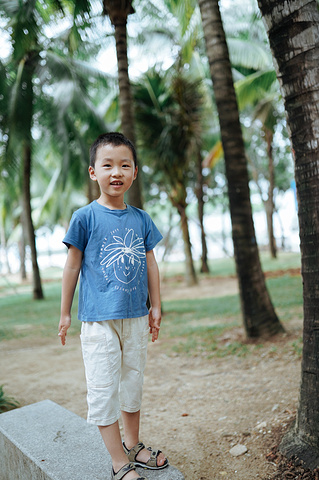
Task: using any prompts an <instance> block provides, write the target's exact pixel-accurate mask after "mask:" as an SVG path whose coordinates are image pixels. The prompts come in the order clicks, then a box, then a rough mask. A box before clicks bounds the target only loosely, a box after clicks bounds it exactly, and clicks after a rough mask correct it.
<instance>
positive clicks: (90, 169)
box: [89, 166, 96, 181]
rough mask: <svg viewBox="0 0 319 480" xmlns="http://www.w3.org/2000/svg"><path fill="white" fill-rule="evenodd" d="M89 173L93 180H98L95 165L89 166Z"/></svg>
mask: <svg viewBox="0 0 319 480" xmlns="http://www.w3.org/2000/svg"><path fill="white" fill-rule="evenodd" d="M89 175H90V179H91V180H95V181H96V176H95V171H94V168H93V167H91V166H90V167H89Z"/></svg>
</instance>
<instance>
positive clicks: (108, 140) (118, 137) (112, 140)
mask: <svg viewBox="0 0 319 480" xmlns="http://www.w3.org/2000/svg"><path fill="white" fill-rule="evenodd" d="M104 145H113V146H114V147H120V146H121V145H125V146H126V147H128V148H129V149H130V150H131V152H132V155H133V160H134V165H135V167H136V166H137V157H136V150H135V147H134V145H133V143H132V142H131V140H129V139H128V138H127V137H125V136H124V135H123V134H122V133H119V132H108V133H102V135H99V136H98V137H97V139H96V140H95V141H94V142H93V143H92V145H91V148H90V167H93V168H94V167H95V159H96V152H97V150H98V148H99V147H102V146H104Z"/></svg>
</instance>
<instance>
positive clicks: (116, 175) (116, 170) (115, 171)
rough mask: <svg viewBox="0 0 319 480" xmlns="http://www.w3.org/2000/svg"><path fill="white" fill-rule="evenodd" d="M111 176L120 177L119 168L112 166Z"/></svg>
mask: <svg viewBox="0 0 319 480" xmlns="http://www.w3.org/2000/svg"><path fill="white" fill-rule="evenodd" d="M112 175H113V177H121V176H122V171H121V169H120V168H114V169H113V172H112Z"/></svg>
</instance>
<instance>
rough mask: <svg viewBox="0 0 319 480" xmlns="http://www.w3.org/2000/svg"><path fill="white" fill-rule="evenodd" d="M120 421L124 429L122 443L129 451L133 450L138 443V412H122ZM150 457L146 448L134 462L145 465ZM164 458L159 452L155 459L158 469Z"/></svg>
mask: <svg viewBox="0 0 319 480" xmlns="http://www.w3.org/2000/svg"><path fill="white" fill-rule="evenodd" d="M122 421H123V427H124V443H125V446H126V448H128V449H129V450H130V449H131V448H133V447H134V446H135V445H136V444H137V443H138V442H139V431H140V411H138V412H134V413H129V412H123V411H122ZM150 456H151V452H150V451H149V450H147V449H146V448H143V450H141V451H140V452H139V453H138V455H137V457H136V460H138V461H139V462H144V463H146V462H147V461H148V460H149V459H150ZM165 460H166V457H165V456H164V455H163V453H162V452H161V453H160V454H159V455H158V457H157V462H156V463H157V465H158V466H159V467H160V466H162V465H164V463H165Z"/></svg>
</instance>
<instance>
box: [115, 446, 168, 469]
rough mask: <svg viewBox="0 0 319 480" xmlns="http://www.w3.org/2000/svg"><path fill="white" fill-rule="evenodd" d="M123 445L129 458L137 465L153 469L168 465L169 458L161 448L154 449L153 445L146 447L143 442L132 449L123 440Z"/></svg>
mask: <svg viewBox="0 0 319 480" xmlns="http://www.w3.org/2000/svg"><path fill="white" fill-rule="evenodd" d="M123 447H124V451H125V453H126V455H127V457H128V459H129V460H130V462H134V463H135V465H138V466H140V467H143V468H149V469H151V470H159V469H161V468H165V467H167V466H168V460H167V458H166V457H165V455H164V454H163V453H162V452H161V451H160V450H153V449H152V447H148V448H146V447H145V445H144V443H142V442H139V443H138V444H137V445H135V446H134V447H132V448H130V449H129V448H127V446H126V445H125V443H124V442H123Z"/></svg>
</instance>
